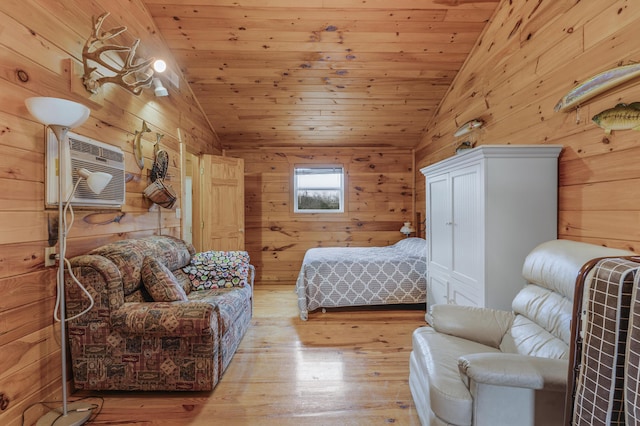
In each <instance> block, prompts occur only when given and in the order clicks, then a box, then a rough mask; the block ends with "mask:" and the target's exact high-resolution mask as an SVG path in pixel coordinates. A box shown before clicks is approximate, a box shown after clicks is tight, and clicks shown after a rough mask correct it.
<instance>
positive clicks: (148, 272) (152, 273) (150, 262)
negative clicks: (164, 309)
mask: <svg viewBox="0 0 640 426" xmlns="http://www.w3.org/2000/svg"><path fill="white" fill-rule="evenodd" d="M141 274H142V282H143V283H144V286H145V288H146V289H147V291H148V292H149V294H150V295H151V297H152V298H153V300H154V301H156V302H176V301H186V300H188V299H187V295H186V294H185V292H184V290H183V289H182V287H181V286H180V283H178V281H177V280H176V278H175V277H174V276H173V274H172V273H171V271H170V270H169V269H168V268H167V267H166V266H164V265H163V264H162V263H160V262H158V261H157V260H156V259H154V258H153V257H150V256H146V257H145V258H144V260H143V261H142V271H141Z"/></svg>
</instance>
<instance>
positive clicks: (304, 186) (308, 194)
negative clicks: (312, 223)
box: [294, 166, 344, 213]
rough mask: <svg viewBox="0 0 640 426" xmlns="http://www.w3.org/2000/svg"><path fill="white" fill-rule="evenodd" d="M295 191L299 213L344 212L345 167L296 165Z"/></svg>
mask: <svg viewBox="0 0 640 426" xmlns="http://www.w3.org/2000/svg"><path fill="white" fill-rule="evenodd" d="M294 191H295V192H294V211H295V212H297V213H342V212H343V211H344V206H343V204H344V169H343V167H342V166H321V167H320V166H318V167H313V166H305V167H296V168H295V172H294Z"/></svg>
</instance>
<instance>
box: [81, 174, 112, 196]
mask: <svg viewBox="0 0 640 426" xmlns="http://www.w3.org/2000/svg"><path fill="white" fill-rule="evenodd" d="M78 175H80V177H82V178H84V179H85V180H86V181H87V186H88V187H89V189H90V190H91V191H93V193H94V194H99V193H101V192H102V191H103V190H104V188H105V187H106V186H107V185H108V184H109V182H111V178H113V176H111V175H110V174H109V173H104V172H90V171H89V170H87V169H84V168H83V169H79V170H78Z"/></svg>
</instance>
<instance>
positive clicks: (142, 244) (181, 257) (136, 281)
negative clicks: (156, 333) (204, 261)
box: [89, 235, 195, 297]
mask: <svg viewBox="0 0 640 426" xmlns="http://www.w3.org/2000/svg"><path fill="white" fill-rule="evenodd" d="M194 252H195V249H194V248H193V246H192V245H191V244H189V243H187V242H185V241H183V240H179V239H177V238H174V237H171V236H168V235H152V236H148V237H143V238H139V239H127V240H120V241H115V242H113V243H109V244H106V245H104V246H102V247H98V248H96V249H94V250H91V251H90V252H89V254H96V255H101V256H104V257H106V258H107V259H109V260H110V261H111V262H113V263H114V264H115V266H116V267H117V268H118V270H119V271H120V273H121V275H122V290H123V292H124V296H125V297H126V296H128V295H130V294H132V293H133V292H135V291H137V290H139V289H140V285H141V275H140V271H141V269H142V261H143V260H144V258H145V256H151V257H154V258H156V259H161V260H162V262H163V264H164V265H166V266H167V267H168V268H169V269H170V270H174V269H179V268H182V267H183V266H185V265H187V264H188V263H189V259H191V256H192V254H194Z"/></svg>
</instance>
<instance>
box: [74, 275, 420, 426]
mask: <svg viewBox="0 0 640 426" xmlns="http://www.w3.org/2000/svg"><path fill="white" fill-rule="evenodd" d="M296 303H297V300H296V295H295V293H294V291H293V289H292V287H291V286H274V285H269V286H257V288H256V291H255V303H254V315H253V320H252V324H251V327H250V328H249V330H248V331H247V333H246V335H245V336H244V338H243V340H242V343H241V344H240V347H239V348H238V351H237V352H236V354H235V355H234V358H233V360H232V361H231V365H230V366H229V368H227V371H225V373H224V375H223V377H222V379H221V381H220V383H219V384H218V386H217V387H216V388H215V390H214V391H213V392H196V393H181V392H149V393H141V392H136V393H125V392H93V393H92V392H77V393H75V394H74V395H73V397H72V398H71V399H72V400H73V399H76V398H81V397H100V398H103V400H104V401H103V406H102V410H101V411H100V412H99V413H98V414H97V415H96V416H95V418H94V419H93V420H92V423H91V424H96V425H194V426H197V425H239V426H241V425H260V426H262V425H266V426H270V425H311V426H315V425H322V426H324V425H353V426H360V425H377V424H379V425H383V424H385V425H386V424H396V425H409V426H413V425H416V426H417V425H419V424H420V422H419V420H418V415H417V413H416V411H415V406H414V404H413V400H412V398H411V392H410V391H409V383H408V378H409V352H410V351H411V333H412V332H413V330H414V329H415V328H417V327H420V326H422V325H425V322H424V307H422V308H421V307H416V306H413V307H382V308H366V309H333V310H327V312H326V313H322V312H320V311H317V312H313V313H311V314H310V315H309V320H308V321H306V322H305V321H301V320H300V318H299V317H298V309H297V304H296Z"/></svg>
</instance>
